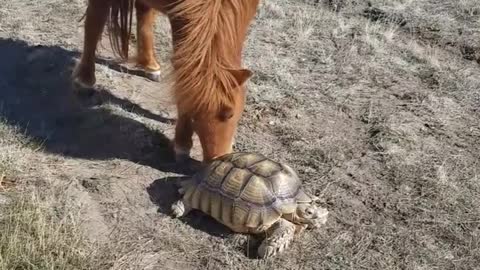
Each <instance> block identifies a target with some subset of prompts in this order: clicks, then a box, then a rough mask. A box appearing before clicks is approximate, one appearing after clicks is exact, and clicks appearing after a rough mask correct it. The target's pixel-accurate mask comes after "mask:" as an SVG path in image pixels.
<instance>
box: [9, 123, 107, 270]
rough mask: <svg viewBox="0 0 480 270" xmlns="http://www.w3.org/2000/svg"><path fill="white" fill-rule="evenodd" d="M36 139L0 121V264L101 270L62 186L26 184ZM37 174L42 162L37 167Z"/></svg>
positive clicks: (15, 267)
mask: <svg viewBox="0 0 480 270" xmlns="http://www.w3.org/2000/svg"><path fill="white" fill-rule="evenodd" d="M38 149H39V147H38V144H37V143H33V142H32V141H31V140H30V139H28V138H26V137H25V136H23V135H22V134H21V133H19V130H18V129H16V128H12V127H11V126H9V125H7V124H6V123H4V122H0V153H1V154H0V175H1V179H0V180H1V181H0V197H1V198H0V199H3V200H0V232H1V234H0V269H5V270H7V269H99V268H98V266H100V265H98V264H97V265H96V264H94V258H95V249H94V248H93V245H91V244H90V243H89V242H88V241H87V240H86V239H85V238H84V236H83V235H84V234H83V233H82V232H81V231H80V226H79V224H78V223H79V222H80V218H79V217H80V214H79V213H78V209H77V210H75V208H74V207H72V203H71V198H69V197H66V196H65V194H64V192H63V188H61V187H57V188H54V187H52V186H49V187H48V188H45V187H41V186H37V185H38V184H40V183H41V181H36V182H35V183H34V185H33V186H30V185H27V182H26V181H25V180H26V179H23V177H26V175H27V174H26V171H27V170H28V167H30V164H29V163H30V162H32V161H33V160H34V153H35V152H36V151H37V150H38ZM35 169H36V170H37V175H36V177H41V170H42V166H41V165H40V166H37V167H36V168H35Z"/></svg>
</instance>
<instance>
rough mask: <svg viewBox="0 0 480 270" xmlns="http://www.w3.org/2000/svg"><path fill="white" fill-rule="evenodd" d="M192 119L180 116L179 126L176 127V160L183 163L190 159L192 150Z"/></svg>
mask: <svg viewBox="0 0 480 270" xmlns="http://www.w3.org/2000/svg"><path fill="white" fill-rule="evenodd" d="M192 136H193V126H192V119H191V118H190V117H188V116H185V115H179V116H178V120H177V125H176V126H175V146H174V151H175V159H176V161H177V162H182V161H184V160H186V159H188V158H189V156H190V149H192V146H193V141H192Z"/></svg>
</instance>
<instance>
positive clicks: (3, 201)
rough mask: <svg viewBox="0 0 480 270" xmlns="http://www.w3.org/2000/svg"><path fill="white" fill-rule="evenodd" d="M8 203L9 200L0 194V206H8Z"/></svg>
mask: <svg viewBox="0 0 480 270" xmlns="http://www.w3.org/2000/svg"><path fill="white" fill-rule="evenodd" d="M9 202H10V198H8V197H7V196H5V195H2V194H0V205H2V204H8V203H9Z"/></svg>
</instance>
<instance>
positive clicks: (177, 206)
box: [172, 200, 187, 218]
mask: <svg viewBox="0 0 480 270" xmlns="http://www.w3.org/2000/svg"><path fill="white" fill-rule="evenodd" d="M186 214H187V209H186V207H185V204H184V203H183V201H182V200H178V201H176V202H175V203H174V204H173V205H172V215H173V216H174V217H175V218H179V217H183V216H184V215H186Z"/></svg>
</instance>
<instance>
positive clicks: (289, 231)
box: [258, 219, 296, 258]
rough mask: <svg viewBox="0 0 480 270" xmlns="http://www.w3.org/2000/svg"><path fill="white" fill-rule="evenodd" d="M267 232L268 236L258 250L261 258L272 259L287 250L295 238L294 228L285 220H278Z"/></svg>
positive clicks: (293, 225)
mask: <svg viewBox="0 0 480 270" xmlns="http://www.w3.org/2000/svg"><path fill="white" fill-rule="evenodd" d="M269 231H270V233H269V236H268V237H267V238H265V240H263V242H262V244H261V245H260V247H259V248H258V255H259V256H260V257H261V258H268V257H273V256H275V255H276V254H278V253H281V252H282V251H283V250H284V249H285V248H287V247H288V246H289V245H290V243H291V242H292V240H293V237H294V236H295V231H296V226H295V224H293V223H291V222H290V221H288V220H286V219H280V220H279V221H278V222H277V223H275V224H274V225H273V226H272V228H270V229H269Z"/></svg>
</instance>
